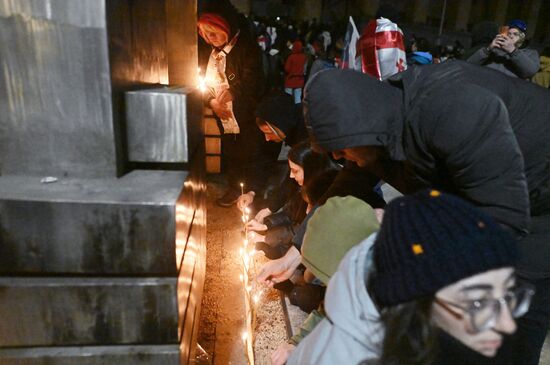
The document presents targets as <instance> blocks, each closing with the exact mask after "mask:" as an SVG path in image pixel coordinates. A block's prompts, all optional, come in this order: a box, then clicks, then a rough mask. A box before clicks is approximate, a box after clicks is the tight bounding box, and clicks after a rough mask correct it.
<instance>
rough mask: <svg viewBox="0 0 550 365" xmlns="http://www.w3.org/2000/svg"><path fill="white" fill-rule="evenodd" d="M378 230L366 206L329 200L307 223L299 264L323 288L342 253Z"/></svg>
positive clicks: (357, 201)
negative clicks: (322, 284)
mask: <svg viewBox="0 0 550 365" xmlns="http://www.w3.org/2000/svg"><path fill="white" fill-rule="evenodd" d="M378 228H379V225H378V220H377V219H376V215H375V213H374V210H373V209H372V208H371V207H370V205H368V204H367V203H365V202H364V201H362V200H360V199H357V198H355V197H353V196H346V197H338V196H335V197H332V198H330V199H328V200H327V202H326V203H325V204H324V205H322V206H321V207H319V208H317V211H316V212H315V214H313V216H312V217H311V219H310V220H309V223H308V225H307V229H306V234H305V236H304V242H303V244H302V263H303V264H304V266H305V267H306V268H307V269H309V270H310V271H311V272H312V273H313V275H315V276H316V277H317V278H318V279H319V280H321V281H322V282H323V283H324V284H325V285H326V284H328V281H329V280H330V278H331V276H332V275H333V274H334V273H335V272H336V270H337V269H338V265H339V264H340V261H341V260H342V259H343V258H344V256H345V255H346V253H347V252H348V251H349V250H350V249H351V248H352V247H353V246H355V245H356V244H358V243H360V242H361V241H363V240H364V239H365V238H367V237H368V236H370V235H371V234H372V233H374V232H376V231H378Z"/></svg>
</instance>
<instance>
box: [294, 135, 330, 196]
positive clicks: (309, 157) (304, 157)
mask: <svg viewBox="0 0 550 365" xmlns="http://www.w3.org/2000/svg"><path fill="white" fill-rule="evenodd" d="M288 159H289V160H290V161H292V162H293V163H295V164H296V165H298V166H300V167H301V168H303V169H304V183H303V186H306V184H308V183H309V181H311V180H313V179H314V178H315V177H316V176H318V175H320V174H323V173H325V172H327V171H330V170H336V169H337V165H336V164H335V163H334V162H333V161H332V160H331V159H330V157H329V156H328V155H327V154H325V153H317V152H315V151H313V150H312V149H311V144H310V143H309V141H302V142H300V143H298V144H297V145H295V146H294V147H292V148H291V149H290V151H289V152H288Z"/></svg>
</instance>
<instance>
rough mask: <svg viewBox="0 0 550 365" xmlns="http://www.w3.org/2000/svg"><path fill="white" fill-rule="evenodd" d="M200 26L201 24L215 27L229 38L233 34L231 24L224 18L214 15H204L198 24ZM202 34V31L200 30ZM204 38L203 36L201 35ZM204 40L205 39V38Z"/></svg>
mask: <svg viewBox="0 0 550 365" xmlns="http://www.w3.org/2000/svg"><path fill="white" fill-rule="evenodd" d="M197 24H198V25H200V24H205V25H206V24H207V25H210V26H212V27H215V28H217V29H219V30H221V31H223V32H224V33H225V34H227V36H228V37H229V35H230V34H231V27H230V26H229V23H228V22H227V20H225V19H224V18H223V17H222V16H220V15H218V14H214V13H204V14H202V15H201V16H200V18H199V21H198V22H197ZM199 32H200V29H199ZM201 36H202V34H201ZM203 38H204V37H203Z"/></svg>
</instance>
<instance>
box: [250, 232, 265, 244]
mask: <svg viewBox="0 0 550 365" xmlns="http://www.w3.org/2000/svg"><path fill="white" fill-rule="evenodd" d="M246 238H247V239H248V243H253V244H256V243H257V242H265V236H263V235H261V234H259V233H256V232H248V233H247V234H246Z"/></svg>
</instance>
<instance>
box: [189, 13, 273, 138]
mask: <svg viewBox="0 0 550 365" xmlns="http://www.w3.org/2000/svg"><path fill="white" fill-rule="evenodd" d="M239 19H240V22H239V27H240V29H241V33H239V39H238V41H237V43H236V44H235V46H234V47H233V49H232V50H231V52H229V54H228V55H227V57H226V59H227V61H226V68H225V75H226V76H227V80H228V82H229V91H230V92H231V95H232V96H233V113H234V114H235V118H236V119H237V122H238V123H239V127H240V129H241V133H242V132H243V130H244V132H245V133H246V131H247V130H253V131H255V130H256V128H257V127H256V123H255V120H254V108H255V107H256V104H257V103H258V102H259V100H260V98H261V97H262V95H263V88H264V85H265V83H264V73H263V70H262V54H261V49H260V47H259V46H258V44H257V43H256V41H255V40H254V39H253V38H252V37H251V35H250V34H249V33H248V31H245V30H247V29H248V25H247V23H246V19H245V18H244V17H242V18H239ZM211 52H212V47H211V46H210V45H208V44H206V42H204V41H203V40H202V39H201V38H200V37H199V66H200V67H201V69H202V70H206V67H207V65H208V59H209V57H210V53H211ZM209 101H210V100H207V101H206V102H207V103H208V102H209Z"/></svg>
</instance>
